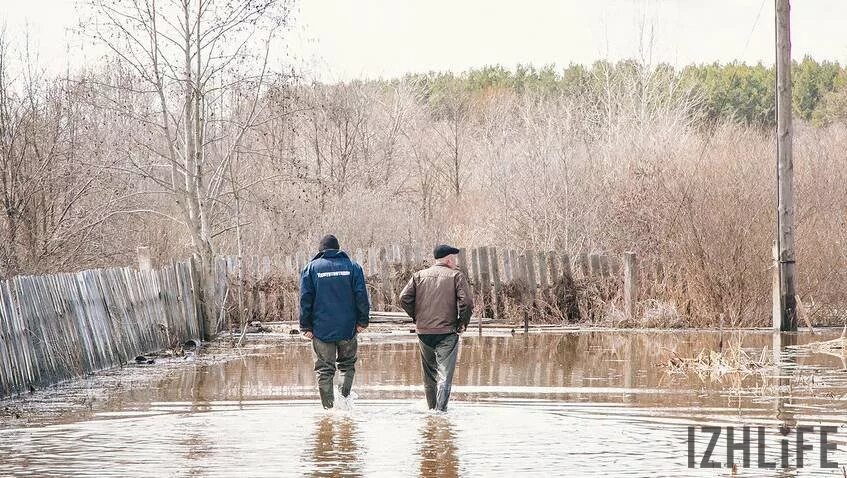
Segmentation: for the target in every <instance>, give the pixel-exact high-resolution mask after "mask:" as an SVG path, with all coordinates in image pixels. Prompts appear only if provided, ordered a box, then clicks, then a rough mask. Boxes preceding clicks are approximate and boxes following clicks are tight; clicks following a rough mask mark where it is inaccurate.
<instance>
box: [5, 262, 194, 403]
mask: <svg viewBox="0 0 847 478" xmlns="http://www.w3.org/2000/svg"><path fill="white" fill-rule="evenodd" d="M193 279H194V275H193V272H192V268H191V265H190V263H187V262H186V263H175V264H172V265H171V266H170V267H166V268H163V269H160V270H143V271H139V270H136V269H132V268H113V269H99V270H89V271H83V272H77V273H73V274H56V275H46V276H19V277H15V278H12V279H10V280H6V281H0V396H8V395H11V394H14V393H19V392H21V391H24V390H27V389H31V388H39V387H42V386H45V385H50V384H53V383H57V382H59V381H61V380H64V379H68V378H72V377H77V376H82V375H84V374H86V373H90V372H94V371H97V370H103V369H106V368H110V367H115V366H118V365H120V364H123V363H126V362H128V361H130V360H133V359H134V357H136V356H137V355H140V354H143V353H147V352H153V351H157V350H162V349H165V348H169V347H173V346H175V345H176V344H182V343H183V342H184V341H186V340H188V339H199V338H200V337H201V336H202V330H201V327H202V322H201V321H200V320H199V318H198V313H197V311H198V309H197V307H196V303H195V295H194V287H193Z"/></svg>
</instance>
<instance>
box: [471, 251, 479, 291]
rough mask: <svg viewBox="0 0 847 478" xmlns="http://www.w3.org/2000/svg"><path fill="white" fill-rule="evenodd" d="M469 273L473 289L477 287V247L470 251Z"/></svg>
mask: <svg viewBox="0 0 847 478" xmlns="http://www.w3.org/2000/svg"><path fill="white" fill-rule="evenodd" d="M471 274H472V275H473V277H472V278H471V280H472V281H473V286H474V289H477V288H478V287H479V248H475V249H473V250H472V251H471Z"/></svg>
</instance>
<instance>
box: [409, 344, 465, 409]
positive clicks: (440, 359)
mask: <svg viewBox="0 0 847 478" xmlns="http://www.w3.org/2000/svg"><path fill="white" fill-rule="evenodd" d="M418 345H419V346H420V349H421V371H422V372H423V382H424V392H426V404H427V405H428V406H429V409H430V410H433V409H434V410H440V411H445V410H447V402H448V401H449V400H450V387H451V386H452V385H453V371H454V370H455V369H456V359H457V357H458V356H459V334H447V335H445V336H443V337H440V338H437V337H436V336H432V335H430V336H426V335H422V336H421V335H419V336H418Z"/></svg>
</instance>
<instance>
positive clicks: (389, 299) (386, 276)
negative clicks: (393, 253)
mask: <svg viewBox="0 0 847 478" xmlns="http://www.w3.org/2000/svg"><path fill="white" fill-rule="evenodd" d="M388 259H389V258H388V251H386V250H385V248H384V247H381V248H379V275H380V276H382V277H380V279H381V281H382V295H383V297H384V298H385V302H384V304H385V306H386V307H385V309H388V306H390V305H391V304H392V303H393V302H394V294H393V293H392V290H391V268H390V267H389V265H388Z"/></svg>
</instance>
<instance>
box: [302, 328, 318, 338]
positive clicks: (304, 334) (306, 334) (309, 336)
mask: <svg viewBox="0 0 847 478" xmlns="http://www.w3.org/2000/svg"><path fill="white" fill-rule="evenodd" d="M303 337H306V338H307V339H309V340H312V339H313V338H315V334H313V333H312V331H311V330H307V331H305V332H303Z"/></svg>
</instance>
